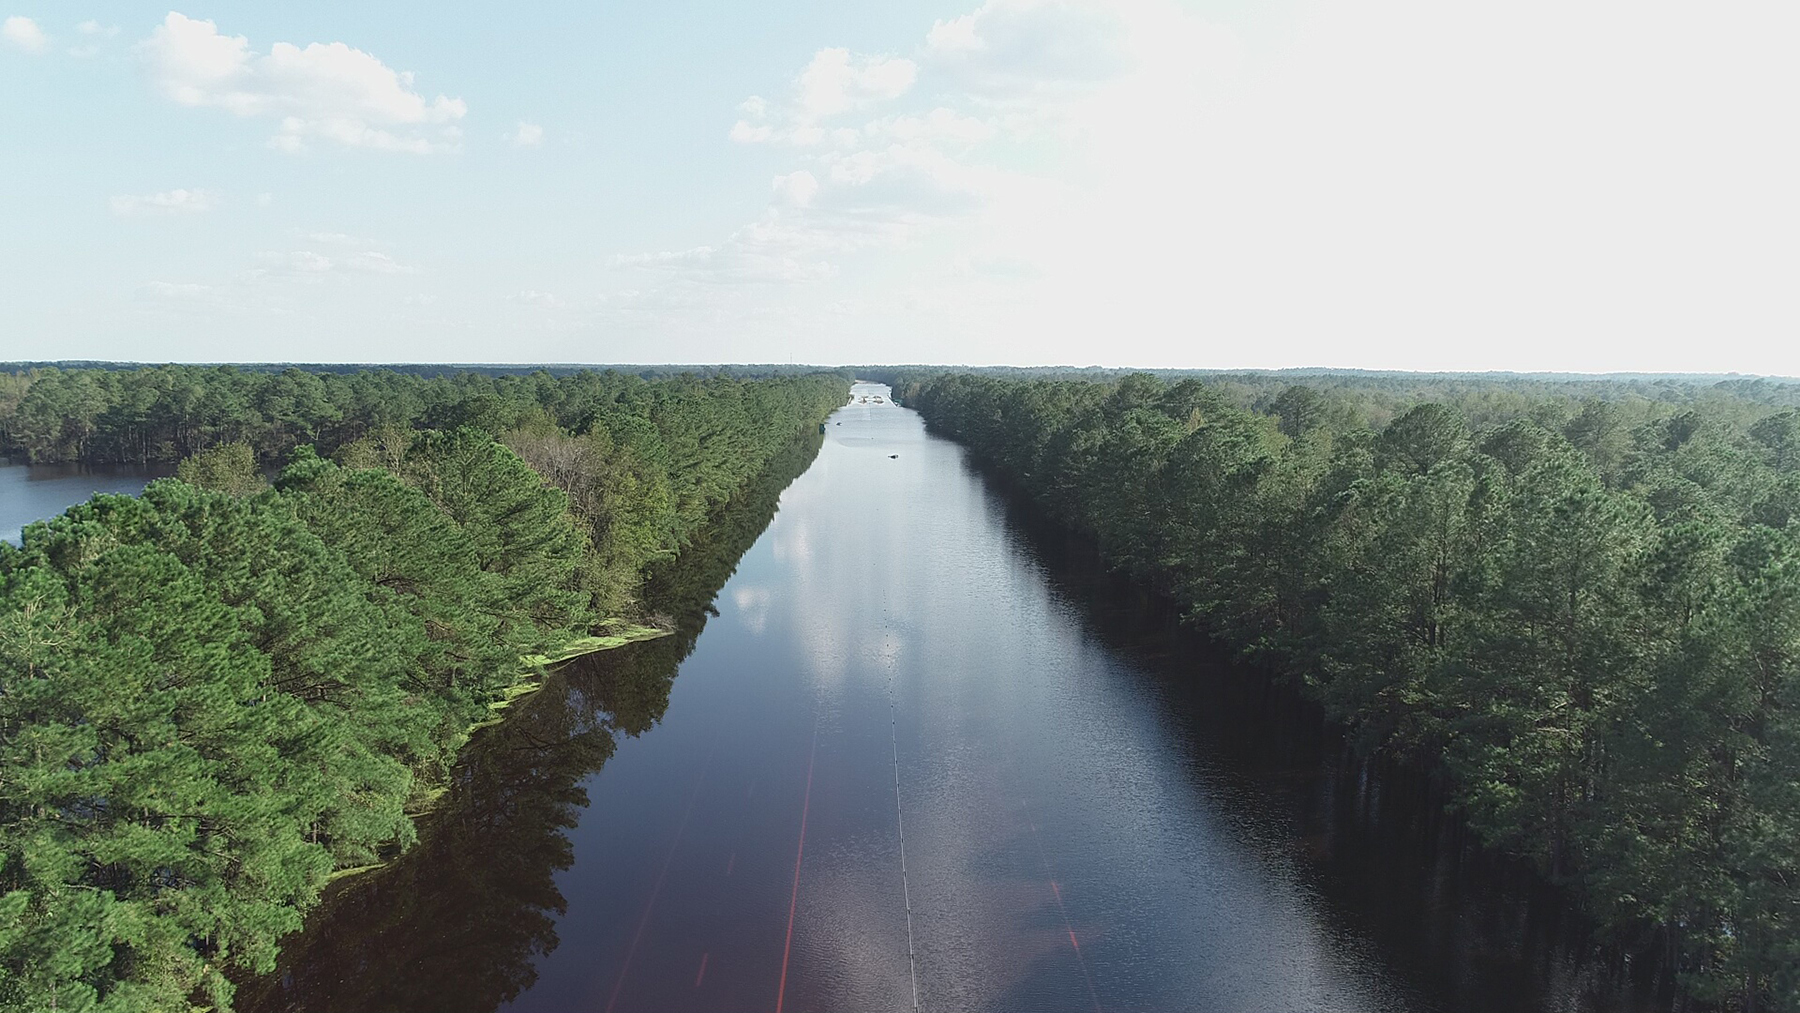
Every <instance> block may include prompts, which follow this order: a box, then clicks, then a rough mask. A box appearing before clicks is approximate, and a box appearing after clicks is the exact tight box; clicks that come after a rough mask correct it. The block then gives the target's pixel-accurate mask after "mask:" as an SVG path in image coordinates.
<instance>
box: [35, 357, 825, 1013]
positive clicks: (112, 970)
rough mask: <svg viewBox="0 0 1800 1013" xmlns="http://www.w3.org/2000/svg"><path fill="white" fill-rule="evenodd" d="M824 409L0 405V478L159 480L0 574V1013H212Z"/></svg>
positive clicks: (370, 388) (717, 400) (321, 380)
mask: <svg viewBox="0 0 1800 1013" xmlns="http://www.w3.org/2000/svg"><path fill="white" fill-rule="evenodd" d="M844 390H845V383H844V381H843V379H842V378H841V377H838V376H833V375H807V376H794V377H784V378H779V379H766V380H743V379H734V378H729V377H713V378H709V379H701V378H696V377H676V378H671V379H665V380H656V381H647V380H644V379H642V378H638V377H633V376H624V375H619V374H596V373H574V374H569V375H563V376H557V377H552V376H550V375H549V374H533V375H529V376H522V377H521V376H507V377H485V376H478V375H473V374H462V375H458V376H454V377H443V378H422V377H417V376H410V375H405V374H400V373H394V372H389V371H367V372H358V373H351V374H345V375H331V376H320V375H317V374H312V373H306V372H302V371H299V370H288V371H283V372H279V373H251V372H246V371H240V370H236V369H232V368H230V367H221V368H210V369H199V368H191V367H159V368H145V369H139V370H134V371H88V370H43V371H35V372H32V373H25V374H10V375H6V374H0V429H3V431H4V437H3V439H4V442H5V444H6V448H7V449H9V450H12V451H15V452H19V453H22V454H23V455H24V456H26V457H28V458H29V459H32V460H39V461H58V460H83V461H123V460H165V461H167V460H180V461H181V469H180V475H181V477H180V478H179V479H168V480H162V481H158V482H155V483H153V484H151V485H150V487H149V488H148V489H146V490H145V492H144V494H143V495H142V496H141V497H124V496H100V497H96V498H95V499H94V500H92V501H90V502H89V503H86V504H83V505H80V506H77V507H74V508H72V509H70V510H69V511H68V512H67V513H66V514H64V515H63V516H61V517H58V518H54V519H52V520H49V521H46V522H40V523H37V524H33V525H31V526H29V527H27V528H26V529H25V533H24V538H23V545H22V547H19V548H15V547H12V546H10V545H6V544H4V543H0V1009H9V1010H10V1009H16V1010H42V1009H57V1010H89V1009H93V1010H118V1011H125V1010H162V1009H169V1010H175V1009H188V1008H190V1007H191V1005H193V1004H195V1003H198V1004H200V1005H203V1006H204V1005H211V1006H213V1007H214V1008H219V1009H229V1008H230V1000H231V994H232V985H231V983H230V980H229V979H228V977H227V972H228V971H238V972H242V971H260V970H266V969H267V968H268V967H270V966H272V964H273V960H274V957H275V954H276V951H277V948H278V945H279V941H280V939H281V937H282V936H284V935H286V934H287V933H289V932H292V931H294V930H295V929H297V928H299V926H300V924H301V921H302V918H303V915H304V913H305V912H306V911H307V909H309V908H310V907H311V906H313V905H314V904H315V903H316V902H317V900H318V898H319V894H320V891H321V889H322V888H323V886H324V885H325V883H326V882H327V881H328V880H329V879H330V878H332V876H333V875H334V874H337V873H341V872H345V871H349V870H354V869H357V868H360V867H364V866H368V865H372V864H375V863H379V862H381V861H383V860H386V859H388V858H390V857H392V856H393V855H394V854H396V853H398V852H399V851H402V850H404V849H405V848H406V847H407V846H409V845H410V844H411V843H412V842H413V840H414V839H415V836H416V831H415V829H414V819H415V817H416V816H417V815H419V813H420V812H422V811H423V810H424V809H426V808H427V807H428V806H429V805H430V804H431V803H432V802H433V800H434V799H435V798H436V797H437V796H438V795H439V794H440V793H441V792H442V790H443V788H444V786H445V783H446V781H447V778H448V776H449V771H450V768H451V765H452V763H453V762H454V760H455V757H456V754H457V751H458V749H459V748H460V747H461V746H462V744H463V743H464V741H465V740H466V739H467V737H468V734H469V731H470V729H471V728H472V727H473V726H475V725H477V724H479V723H481V722H482V721H484V720H486V719H488V718H490V716H491V715H493V714H494V713H495V708H496V706H503V705H504V703H505V702H506V701H507V700H508V699H509V698H510V697H511V695H512V694H513V693H515V692H516V691H517V690H518V689H519V688H520V687H521V685H523V684H524V682H525V680H527V679H528V678H529V676H530V675H531V673H532V671H533V666H532V664H531V663H530V662H531V659H533V658H537V659H540V660H541V659H543V658H547V657H556V656H559V655H562V654H566V653H570V652H571V651H572V650H577V649H580V648H581V647H582V646H583V645H584V644H587V645H591V644H595V643H599V642H603V641H597V640H595V639H594V638H595V636H596V635H597V634H598V635H605V634H610V633H618V632H621V631H622V630H625V629H626V628H628V627H629V626H630V625H631V624H632V623H633V621H634V620H638V619H642V618H644V617H642V616H640V615H639V613H640V612H641V610H642V609H641V606H640V605H639V604H638V592H639V587H640V584H641V582H642V580H643V578H644V575H645V574H646V572H647V568H648V567H650V566H651V565H652V564H654V563H657V562H658V561H664V560H667V559H669V558H671V557H672V556H674V555H675V554H676V553H678V552H679V551H680V550H681V549H682V548H683V547H684V546H686V545H687V544H689V543H690V542H692V541H693V540H694V539H695V538H696V537H699V536H700V534H701V532H702V531H703V529H704V527H705V525H706V524H707V522H708V521H709V519H710V518H711V517H713V516H714V515H715V513H716V512H717V511H718V509H719V508H720V507H721V505H723V504H725V503H726V502H727V501H729V500H730V499H731V498H732V497H733V496H734V495H736V494H737V493H738V492H739V491H740V490H742V489H744V488H746V487H747V486H749V485H750V484H751V483H752V482H753V480H755V479H756V478H757V476H759V475H760V474H761V473H763V472H764V470H765V469H766V468H767V467H768V466H769V464H770V463H771V462H772V461H778V460H782V459H784V457H783V455H784V454H785V453H786V451H787V449H788V448H790V447H791V446H792V445H793V443H794V441H795V439H796V438H797V437H800V436H803V435H804V434H807V433H808V432H810V431H811V430H813V429H814V427H816V426H817V424H818V423H819V422H820V421H821V420H822V419H823V418H824V417H825V416H826V414H828V413H829V412H830V411H831V410H832V409H833V408H834V407H836V406H837V405H838V404H840V403H841V402H842V400H843V393H844ZM271 466H273V467H275V468H276V469H277V470H274V471H272V472H270V471H266V470H265V469H266V468H269V467H271ZM269 474H272V475H273V481H272V482H271V481H269V480H268V479H267V478H266V477H265V476H266V475H269Z"/></svg>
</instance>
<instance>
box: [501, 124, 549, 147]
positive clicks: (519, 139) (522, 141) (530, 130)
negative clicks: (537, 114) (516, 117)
mask: <svg viewBox="0 0 1800 1013" xmlns="http://www.w3.org/2000/svg"><path fill="white" fill-rule="evenodd" d="M506 139H507V140H508V141H510V142H512V146H513V147H515V148H535V147H537V146H538V145H540V144H542V143H544V128H543V127H541V126H539V125H538V124H536V123H527V122H525V121H524V120H520V121H519V125H518V127H517V128H516V129H514V130H513V132H512V133H510V134H507V135H506Z"/></svg>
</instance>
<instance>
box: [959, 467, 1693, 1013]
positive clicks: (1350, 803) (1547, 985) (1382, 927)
mask: <svg viewBox="0 0 1800 1013" xmlns="http://www.w3.org/2000/svg"><path fill="white" fill-rule="evenodd" d="M971 470H972V471H973V472H974V473H975V474H977V475H980V476H981V477H982V478H983V479H984V480H987V481H989V482H990V483H991V485H990V488H991V489H992V490H993V493H994V495H995V497H996V499H997V500H998V501H999V502H1000V503H1001V504H1002V508H1003V510H1004V511H1005V517H1006V524H1007V529H1008V532H1009V535H1010V537H1011V541H1012V544H1013V545H1014V546H1015V547H1016V548H1017V549H1018V550H1019V551H1020V552H1021V553H1024V554H1026V555H1029V556H1031V557H1032V558H1033V559H1035V560H1037V562H1038V563H1039V564H1041V567H1042V573H1043V576H1044V579H1045V581H1046V583H1047V584H1048V585H1049V586H1050V587H1051V588H1052V589H1053V591H1054V593H1055V594H1056V595H1057V596H1058V597H1059V598H1060V599H1062V600H1064V601H1067V602H1069V603H1071V604H1073V605H1075V606H1077V607H1076V608H1074V609H1072V610H1070V613H1069V614H1070V615H1071V616H1072V617H1078V618H1079V621H1080V622H1081V623H1082V626H1083V628H1084V629H1085V630H1086V632H1087V633H1088V634H1089V635H1090V636H1092V637H1094V638H1095V639H1096V640H1097V641H1099V642H1100V643H1102V644H1104V645H1105V646H1106V647H1107V649H1108V650H1109V651H1111V652H1112V653H1114V654H1115V655H1117V656H1120V657H1124V658H1129V659H1131V660H1132V661H1133V662H1134V663H1135V664H1136V665H1137V666H1138V667H1139V668H1141V669H1142V670H1143V671H1144V672H1145V673H1146V674H1147V675H1148V676H1150V677H1152V678H1154V679H1155V680H1156V681H1157V691H1158V696H1159V697H1160V698H1161V700H1162V704H1163V709H1164V713H1165V719H1166V720H1167V722H1168V723H1169V726H1170V727H1171V728H1172V729H1179V730H1180V734H1181V735H1182V737H1184V738H1186V739H1187V740H1188V741H1190V742H1192V743H1194V746H1195V749H1196V752H1197V753H1198V754H1199V755H1198V756H1197V762H1196V763H1195V765H1194V767H1193V771H1194V773H1193V778H1194V782H1195V790H1196V791H1198V792H1200V793H1203V794H1205V795H1207V796H1209V797H1211V798H1213V799H1216V800H1218V801H1220V802H1221V803H1222V804H1223V805H1224V807H1225V808H1226V809H1227V810H1228V811H1229V812H1230V813H1231V814H1232V816H1233V833H1234V834H1235V835H1236V836H1237V837H1238V838H1239V839H1240V840H1243V841H1246V842H1247V843H1249V844H1250V845H1251V848H1252V849H1253V850H1254V851H1255V852H1256V853H1258V854H1260V855H1262V856H1264V857H1265V858H1266V859H1267V860H1268V861H1270V862H1272V863H1278V864H1282V865H1286V866H1288V867H1289V868H1291V869H1292V870H1293V874H1294V875H1295V876H1296V877H1297V878H1298V879H1300V880H1301V881H1303V882H1305V883H1306V884H1307V885H1308V886H1309V888H1311V889H1312V890H1315V891H1317V894H1318V897H1319V899H1320V901H1321V902H1322V903H1321V904H1320V906H1319V911H1318V913H1319V915H1320V916H1321V917H1322V919H1323V920H1324V922H1325V924H1326V925H1327V926H1328V927H1329V929H1330V930H1331V931H1332V932H1333V933H1336V934H1337V935H1336V940H1335V942H1336V945H1337V946H1338V948H1339V949H1340V951H1343V952H1353V951H1354V950H1355V949H1356V948H1357V947H1361V946H1365V945H1366V944H1364V943H1362V942H1360V940H1372V941H1373V942H1374V943H1375V945H1376V947H1377V951H1376V952H1377V953H1378V954H1379V958H1380V959H1381V960H1382V962H1383V963H1385V964H1387V965H1389V966H1391V967H1393V968H1396V969H1397V970H1399V971H1400V972H1401V974H1402V977H1403V979H1404V980H1405V981H1407V982H1408V983H1410V984H1412V985H1414V986H1416V987H1422V988H1423V989H1424V990H1425V993H1426V997H1427V1001H1428V1003H1430V1004H1432V1005H1431V1008H1443V1009H1455V1010H1458V1011H1459V1013H1511V1011H1516V1010H1556V1011H1558V1013H1591V1011H1595V1010H1609V1011H1617V1013H1644V1011H1649V1010H1656V1009H1670V1008H1673V1007H1674V1003H1675V1002H1676V991H1675V984H1676V983H1675V981H1674V980H1673V979H1672V977H1671V973H1672V970H1671V968H1669V967H1667V966H1664V965H1659V964H1656V963H1654V962H1650V961H1637V962H1628V961H1625V960H1623V959H1622V956H1621V954H1620V952H1619V951H1617V950H1615V949H1608V948H1605V947H1602V946H1600V945H1599V944H1598V938H1599V937H1598V936H1597V935H1596V934H1595V933H1594V931H1593V928H1592V925H1591V924H1590V923H1589V922H1588V921H1587V920H1586V919H1585V918H1583V917H1582V915H1581V914H1580V912H1579V910H1578V909H1577V907H1576V905H1575V904H1574V903H1572V898H1571V897H1570V896H1569V895H1568V894H1566V893H1564V892H1562V891H1559V890H1557V889H1555V888H1554V887H1552V886H1549V885H1548V884H1546V883H1545V882H1544V881H1543V879H1542V877H1540V876H1538V875H1537V874H1536V873H1535V872H1534V871H1533V870H1532V869H1531V868H1530V866H1529V865H1527V864H1526V863H1525V862H1524V861H1523V860H1522V859H1519V858H1517V857H1513V856H1508V855H1505V854H1501V853H1498V852H1496V851H1493V850H1490V849H1487V848H1484V847H1482V846H1481V844H1480V843H1479V842H1478V841H1477V840H1476V839H1475V837H1474V835H1473V834H1471V833H1470V832H1469V831H1468V829H1467V827H1466V826H1465V825H1464V824H1463V822H1462V821H1461V820H1460V819H1459V818H1458V817H1457V815H1456V814H1455V812H1454V810H1452V809H1451V808H1450V807H1449V805H1448V794H1447V791H1446V789H1445V787H1444V786H1443V785H1442V784H1441V783H1438V782H1437V781H1435V780H1434V779H1433V778H1432V777H1431V776H1430V774H1429V773H1428V772H1426V771H1424V770H1422V769H1421V768H1420V767H1419V766H1417V765H1416V764H1415V765H1409V764H1407V763H1405V762H1402V761H1399V760H1395V759H1392V758H1387V757H1382V756H1377V757H1374V758H1359V757H1358V756H1357V754H1356V753H1355V751H1354V750H1352V749H1350V748H1349V747H1348V743H1347V742H1346V739H1345V736H1344V733H1343V731H1342V730H1341V729H1340V728H1337V727H1336V726H1333V725H1331V724H1330V723H1329V722H1328V721H1327V720H1326V718H1325V715H1324V713H1323V711H1322V710H1321V709H1320V708H1319V707H1318V705H1316V704H1314V703H1311V702H1309V701H1307V700H1306V699H1305V698H1303V697H1302V696H1301V695H1300V694H1299V693H1298V692H1297V690H1296V689H1295V688H1294V687H1293V686H1291V685H1287V684H1283V683H1280V682H1279V681H1277V680H1276V679H1274V678H1271V676H1270V674H1269V673H1268V672H1265V671H1261V670H1258V669H1256V668H1253V667H1251V666H1246V665H1242V664H1238V663H1235V662H1233V661H1232V660H1231V659H1230V656H1229V654H1228V653H1227V652H1226V651H1225V650H1223V649H1222V648H1220V647H1218V646H1217V645H1214V644H1211V643H1209V642H1208V641H1207V640H1206V639H1205V637H1204V636H1202V635H1201V634H1200V633H1199V632H1198V631H1196V630H1195V629H1193V628H1192V627H1191V626H1188V625H1185V624H1183V623H1181V621H1180V613H1179V609H1178V608H1177V607H1176V606H1175V604H1174V603H1173V602H1171V601H1170V600H1169V599H1168V598H1166V597H1164V596H1162V595H1160V594H1158V593H1156V592H1155V591H1152V590H1150V589H1148V588H1147V587H1146V586H1145V585H1143V584H1141V583H1137V582H1134V581H1132V580H1130V579H1129V578H1127V577H1124V576H1121V575H1119V574H1117V573H1115V572H1112V571H1109V570H1108V569H1107V568H1106V567H1105V565H1104V563H1103V562H1102V561H1101V559H1100V557H1099V555H1098V552H1097V551H1096V549H1095V548H1094V546H1093V544H1092V543H1091V542H1090V541H1088V540H1087V539H1085V538H1082V537H1080V536H1077V535H1072V534H1071V533H1069V531H1068V530H1067V529H1066V528H1062V527H1060V526H1058V525H1056V524H1055V523H1054V522H1052V521H1049V520H1048V519H1046V518H1045V517H1044V516H1043V515H1042V514H1041V513H1040V512H1039V511H1037V510H1036V508H1034V507H1032V506H1030V505H1029V504H1028V502H1027V501H1026V500H1025V499H1024V497H1022V496H1020V495H1018V494H1017V492H1016V491H1015V490H1012V489H1010V488H1009V487H1008V486H1007V485H1006V483H1005V482H1004V481H1003V480H998V479H996V478H995V477H994V476H991V475H987V474H985V473H984V472H982V471H981V470H980V469H979V468H975V467H974V466H971ZM1047 973H1048V972H1047ZM1013 998H1015V999H1017V1000H1018V1001H1017V1002H1011V1003H1010V1004H1009V1002H1005V1001H1003V1002H1001V1003H998V1004H996V1008H1025V1007H1028V1006H1029V1005H1030V1001H1029V1000H1030V997H1029V996H1025V997H1019V996H1015V997H1013Z"/></svg>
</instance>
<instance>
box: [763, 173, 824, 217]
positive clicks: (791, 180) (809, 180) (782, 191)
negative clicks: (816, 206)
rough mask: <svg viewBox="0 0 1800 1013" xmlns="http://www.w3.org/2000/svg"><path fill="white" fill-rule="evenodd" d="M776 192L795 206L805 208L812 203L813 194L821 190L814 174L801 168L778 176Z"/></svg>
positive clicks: (775, 184)
mask: <svg viewBox="0 0 1800 1013" xmlns="http://www.w3.org/2000/svg"><path fill="white" fill-rule="evenodd" d="M774 188H775V193H776V194H777V195H778V196H779V197H780V198H781V199H782V200H783V201H785V202H787V203H789V204H792V205H793V206H794V207H797V208H803V207H805V206H807V205H808V204H811V203H812V199H813V195H814V194H817V193H818V192H819V181H818V180H817V179H816V178H814V177H813V174H812V173H810V172H807V171H806V170H805V169H801V170H800V171H798V172H790V173H788V174H787V175H785V176H776V177H775V180H774Z"/></svg>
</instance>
